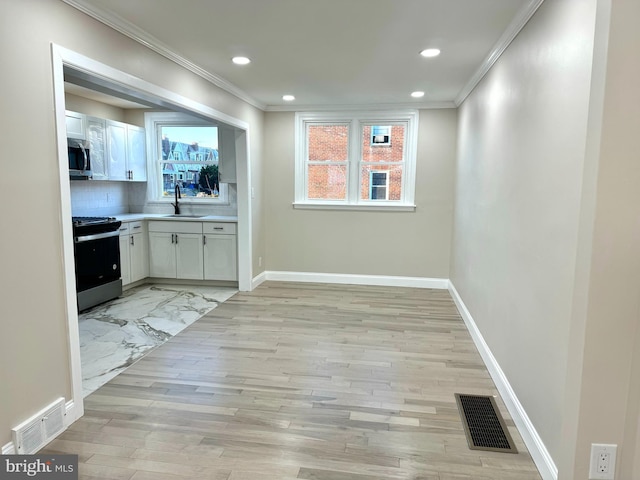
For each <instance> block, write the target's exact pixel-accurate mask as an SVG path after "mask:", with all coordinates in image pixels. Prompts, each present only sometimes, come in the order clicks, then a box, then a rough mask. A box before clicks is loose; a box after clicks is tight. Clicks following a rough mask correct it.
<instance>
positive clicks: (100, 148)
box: [86, 117, 109, 180]
mask: <svg viewBox="0 0 640 480" xmlns="http://www.w3.org/2000/svg"><path fill="white" fill-rule="evenodd" d="M86 132H87V140H88V141H89V154H90V156H91V172H92V174H93V176H92V178H93V180H107V179H108V178H109V175H108V171H107V153H106V150H107V144H106V120H105V119H104V118H97V117H87V129H86Z"/></svg>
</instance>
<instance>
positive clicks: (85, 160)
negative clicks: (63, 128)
mask: <svg viewBox="0 0 640 480" xmlns="http://www.w3.org/2000/svg"><path fill="white" fill-rule="evenodd" d="M68 149H69V178H70V179H71V180H88V179H90V178H91V176H92V175H93V174H92V173H91V156H90V154H89V149H88V148H85V147H84V146H83V145H82V144H81V143H80V142H77V141H75V140H69V145H68Z"/></svg>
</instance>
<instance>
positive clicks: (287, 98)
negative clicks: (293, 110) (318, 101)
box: [282, 95, 296, 102]
mask: <svg viewBox="0 0 640 480" xmlns="http://www.w3.org/2000/svg"><path fill="white" fill-rule="evenodd" d="M282 99H283V100H284V101H285V102H293V101H294V100H295V99H296V97H294V96H293V95H283V96H282Z"/></svg>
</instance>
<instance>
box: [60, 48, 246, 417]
mask: <svg viewBox="0 0 640 480" xmlns="http://www.w3.org/2000/svg"><path fill="white" fill-rule="evenodd" d="M51 53H52V64H53V87H54V108H55V116H56V132H57V133H56V135H57V148H58V151H57V157H58V161H59V169H58V171H59V181H60V201H61V208H60V212H61V215H60V219H59V220H60V224H61V230H62V245H63V251H62V260H63V271H64V288H65V303H66V311H67V319H68V338H69V341H68V345H69V370H70V377H71V396H72V398H71V401H69V402H68V403H67V416H66V419H65V424H66V426H68V425H69V424H71V423H73V422H74V421H75V420H77V419H78V418H80V417H81V416H82V415H83V413H84V408H83V393H82V371H81V358H80V340H79V331H78V312H77V306H76V285H75V267H74V251H73V232H72V226H71V222H70V218H71V215H72V213H71V212H72V207H71V189H70V184H69V170H68V161H67V160H68V158H67V157H68V155H67V135H66V126H65V110H66V101H65V80H66V81H68V82H71V83H73V84H75V85H77V86H79V87H82V88H86V89H90V90H93V91H95V92H99V93H101V94H105V95H110V96H113V97H118V98H120V99H123V100H126V101H131V102H136V103H138V104H142V105H147V106H150V107H152V108H159V109H163V110H166V111H172V112H179V113H184V114H188V115H191V116H194V117H197V118H200V119H202V120H204V121H208V122H212V123H215V124H216V125H222V126H224V127H225V128H229V129H232V130H233V131H234V134H235V135H234V142H235V153H236V172H237V173H236V174H237V217H238V228H237V234H238V237H237V238H238V245H237V247H238V288H239V290H241V291H249V290H251V286H252V270H251V265H252V262H251V256H252V253H251V244H252V233H251V195H250V180H251V172H250V159H249V135H250V132H249V124H248V123H247V122H244V121H242V120H239V119H236V118H234V117H231V116H229V115H227V114H225V113H223V112H219V111H217V110H215V109H213V108H211V107H208V106H206V105H204V104H201V103H198V102H195V101H193V100H191V99H189V98H187V97H184V96H182V95H179V94H177V93H175V92H172V91H169V90H167V89H164V88H162V87H159V86H157V85H154V84H152V83H150V82H148V81H146V80H143V79H140V78H137V77H133V76H131V75H129V74H127V73H125V72H122V71H120V70H117V69H114V68H112V67H110V66H108V65H105V64H103V63H100V62H97V61H95V60H93V59H91V58H88V57H85V56H83V55H81V54H78V53H76V52H74V51H71V50H68V49H66V48H64V47H60V46H59V45H55V44H52V49H51Z"/></svg>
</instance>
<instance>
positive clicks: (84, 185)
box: [71, 180, 129, 217]
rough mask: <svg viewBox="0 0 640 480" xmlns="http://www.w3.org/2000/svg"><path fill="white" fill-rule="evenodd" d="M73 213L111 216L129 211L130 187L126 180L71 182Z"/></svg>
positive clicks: (75, 215) (75, 214)
mask: <svg viewBox="0 0 640 480" xmlns="http://www.w3.org/2000/svg"><path fill="white" fill-rule="evenodd" d="M71 213H72V215H73V216H74V217H77V216H109V215H118V214H121V213H129V188H128V185H127V184H126V183H124V182H97V181H91V180H84V181H80V180H77V181H72V182H71Z"/></svg>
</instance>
